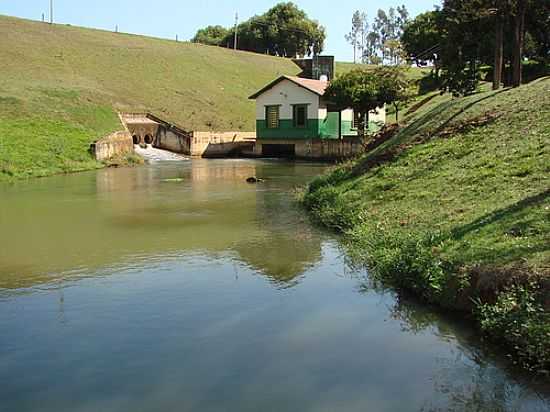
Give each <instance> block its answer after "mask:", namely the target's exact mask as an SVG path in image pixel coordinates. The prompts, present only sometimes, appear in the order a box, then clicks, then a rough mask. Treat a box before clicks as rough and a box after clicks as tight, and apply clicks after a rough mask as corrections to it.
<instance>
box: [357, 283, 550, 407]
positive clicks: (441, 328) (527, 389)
mask: <svg viewBox="0 0 550 412" xmlns="http://www.w3.org/2000/svg"><path fill="white" fill-rule="evenodd" d="M361 290H362V292H363V293H365V294H369V293H372V291H375V292H376V293H377V294H389V295H391V296H392V299H391V301H390V302H391V304H390V305H389V306H388V308H387V309H388V316H389V318H391V319H392V320H393V321H396V322H397V323H398V324H399V326H400V329H401V330H402V331H403V332H405V333H407V334H413V335H425V334H428V335H434V336H437V337H438V338H439V340H440V341H442V342H446V343H448V344H449V345H450V346H451V348H452V350H451V356H441V357H438V358H437V359H436V367H435V368H434V372H433V374H432V376H431V378H430V380H431V381H432V382H433V393H432V395H431V396H430V397H429V398H428V399H426V400H424V401H423V402H422V406H421V407H420V408H418V409H417V410H418V411H420V412H443V411H453V412H472V411H477V412H486V411H495V412H523V411H525V412H535V411H540V412H543V411H548V410H550V385H549V383H548V381H547V380H545V379H544V378H542V377H537V376H533V375H529V374H527V373H525V372H523V371H520V370H516V369H514V368H513V367H512V366H511V365H510V363H508V362H506V360H505V356H504V354H503V353H502V352H500V351H499V350H498V349H497V348H495V346H494V345H490V344H487V343H485V342H484V341H483V340H482V339H481V338H480V337H479V335H478V334H477V333H476V332H475V331H474V330H472V328H471V327H469V325H468V323H467V321H466V320H465V319H460V318H458V317H457V316H458V315H456V316H455V315H452V314H445V313H441V312H440V311H438V309H437V308H434V307H430V306H427V305H426V304H424V303H422V302H419V301H418V300H417V299H416V298H414V297H412V296H409V295H408V294H406V293H402V294H399V295H398V294H396V293H395V292H392V291H390V290H388V289H386V288H384V287H383V286H382V285H380V284H379V283H377V282H373V281H372V280H368V279H367V280H366V281H364V282H363V283H362V286H361ZM465 377H466V379H465Z"/></svg>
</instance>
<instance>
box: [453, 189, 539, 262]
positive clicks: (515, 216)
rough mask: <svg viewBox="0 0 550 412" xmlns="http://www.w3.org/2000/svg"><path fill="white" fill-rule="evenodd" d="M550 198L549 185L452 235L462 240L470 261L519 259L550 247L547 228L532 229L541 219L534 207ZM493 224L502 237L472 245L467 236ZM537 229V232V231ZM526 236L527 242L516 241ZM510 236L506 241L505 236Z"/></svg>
mask: <svg viewBox="0 0 550 412" xmlns="http://www.w3.org/2000/svg"><path fill="white" fill-rule="evenodd" d="M549 200H550V189H547V190H545V191H543V192H540V193H537V194H535V195H532V196H528V197H526V198H525V199H522V200H520V201H518V202H516V203H514V204H512V205H510V206H507V207H504V208H501V209H498V210H495V211H493V212H491V213H487V214H485V215H483V216H481V217H479V218H478V219H475V220H474V221H472V222H470V223H468V224H465V225H463V226H460V227H457V228H455V229H453V230H452V231H451V233H450V235H449V238H450V239H451V240H453V241H458V242H460V241H462V245H461V249H463V250H464V256H463V257H465V258H466V259H467V260H470V261H484V262H491V263H498V264H505V263H511V262H517V261H519V260H522V259H525V258H526V257H528V256H532V255H535V254H537V253H542V252H548V251H550V242H549V241H548V240H546V241H545V240H544V237H545V234H544V230H545V229H544V228H542V229H535V230H536V232H535V233H534V234H533V233H532V232H531V231H530V230H531V229H533V228H535V227H536V226H537V225H539V224H540V223H542V222H541V220H540V219H538V218H536V217H535V218H533V214H532V210H533V209H534V208H537V207H541V206H542V205H543V204H544V203H545V202H547V201H549ZM490 225H494V226H493V228H492V229H491V231H492V232H494V233H495V234H503V235H505V237H504V238H503V241H494V242H492V243H489V244H488V245H487V246H486V247H479V246H476V247H475V248H472V247H471V245H470V242H469V241H468V240H467V239H465V238H466V236H467V235H468V234H471V233H473V232H476V231H477V230H481V229H483V228H485V227H488V226H490ZM537 232H538V233H537ZM525 236H527V237H528V239H529V241H528V242H521V243H517V242H515V241H513V240H512V239H514V238H523V237H525ZM507 237H508V239H509V240H510V241H507V240H506V239H507Z"/></svg>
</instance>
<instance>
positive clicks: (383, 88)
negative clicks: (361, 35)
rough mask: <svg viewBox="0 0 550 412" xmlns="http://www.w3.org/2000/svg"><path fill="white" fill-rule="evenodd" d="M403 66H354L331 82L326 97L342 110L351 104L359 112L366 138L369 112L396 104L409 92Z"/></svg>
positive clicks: (358, 126) (358, 116)
mask: <svg viewBox="0 0 550 412" xmlns="http://www.w3.org/2000/svg"><path fill="white" fill-rule="evenodd" d="M400 70H401V69H399V68H398V67H377V68H375V69H364V68H360V69H354V70H351V71H349V72H347V73H345V74H343V75H341V76H339V77H337V78H336V79H335V80H333V81H332V82H331V83H330V85H329V86H328V87H327V89H326V91H325V97H326V98H327V99H328V100H329V102H330V103H331V104H333V105H334V106H336V108H337V109H338V110H345V109H348V108H351V109H353V111H354V112H355V113H357V119H358V125H357V130H358V135H359V137H360V138H361V139H363V138H364V135H365V126H366V125H368V121H369V112H371V111H373V110H376V109H377V108H379V107H382V106H384V105H385V104H393V103H394V102H396V101H399V99H401V98H403V96H405V94H406V93H405V91H404V89H402V86H403V84H402V83H401V80H402V79H403V78H404V77H403V76H404V74H402V72H401V71H400ZM396 80H398V82H399V84H398V85H396V83H395V81H396Z"/></svg>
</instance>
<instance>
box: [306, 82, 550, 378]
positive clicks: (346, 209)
mask: <svg viewBox="0 0 550 412" xmlns="http://www.w3.org/2000/svg"><path fill="white" fill-rule="evenodd" d="M549 94H550V80H549V79H545V80H540V81H537V82H533V83H531V84H528V85H525V86H522V87H521V88H519V89H512V90H504V91H499V92H484V93H478V94H476V95H473V96H469V97H466V98H461V99H452V98H450V97H447V96H435V97H434V98H433V99H432V100H430V101H429V102H427V103H426V104H425V105H423V106H422V107H421V108H420V109H419V110H418V111H416V112H414V113H412V114H410V115H409V116H408V118H407V122H406V125H405V127H403V128H402V129H401V130H400V131H399V132H398V133H397V134H396V135H395V136H394V137H393V138H392V139H390V140H389V141H387V142H386V143H385V144H383V145H381V146H379V147H378V148H376V149H374V150H373V151H371V152H369V153H367V154H365V155H364V156H363V157H362V158H361V159H359V160H357V161H355V162H351V163H348V164H346V165H343V166H342V167H339V168H337V169H336V170H334V171H333V172H332V173H331V174H329V175H326V176H322V177H320V178H318V179H317V180H315V181H314V182H312V184H311V185H310V187H309V190H308V192H307V193H306V194H305V198H304V202H305V204H306V206H307V207H309V208H310V209H311V211H312V212H313V213H314V215H315V216H316V217H317V218H318V219H319V220H320V221H321V222H323V223H324V224H325V225H327V226H330V227H332V228H335V229H337V230H340V231H343V232H345V233H346V234H347V239H348V240H349V245H350V251H351V252H352V254H353V255H354V256H355V257H356V258H357V259H358V261H360V262H363V263H366V264H368V265H369V266H370V267H371V270H372V272H373V273H374V274H375V276H378V277H379V278H381V279H384V280H387V281H389V282H390V283H392V284H394V285H396V286H398V287H403V288H407V289H410V290H413V291H414V292H416V293H417V294H419V295H421V296H422V297H424V298H425V299H427V300H429V301H431V302H434V303H437V304H441V305H444V306H448V307H455V308H457V307H460V308H462V309H467V310H470V311H472V313H473V314H474V315H475V316H476V319H477V320H478V322H479V325H480V326H481V327H483V328H484V329H485V330H486V332H488V333H489V334H493V335H494V336H495V337H497V338H498V339H501V340H504V341H506V342H508V344H509V346H510V347H511V348H512V351H514V352H515V353H516V355H519V356H518V358H519V359H520V360H521V361H524V362H525V363H528V364H531V365H532V364H535V365H536V366H537V367H540V368H543V367H547V366H548V365H549V364H550V347H548V345H547V343H548V341H549V339H550V318H549V316H550V315H549V313H548V312H545V311H544V309H543V306H544V305H546V307H547V309H548V307H550V296H549V295H548V291H549V290H550V288H549V287H548V282H549V281H550V276H549V272H550V269H549V267H550V236H549V234H550V190H549V189H550V99H548V95H549ZM533 274H538V275H539V276H540V277H537V279H538V280H537V281H536V282H534V283H531V282H529V281H527V279H528V278H530V276H532V275H533ZM518 279H519V280H518ZM512 280H514V282H512ZM516 281H518V282H519V283H518V282H516ZM545 282H546V289H545V290H546V292H545V293H546V295H544V291H543V290H541V287H542V286H543V285H544V284H545ZM511 284H515V285H516V286H510V285H511ZM471 299H474V300H478V303H477V304H476V305H472V300H471Z"/></svg>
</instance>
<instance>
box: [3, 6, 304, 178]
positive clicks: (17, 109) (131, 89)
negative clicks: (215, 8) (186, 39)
mask: <svg viewBox="0 0 550 412" xmlns="http://www.w3.org/2000/svg"><path fill="white" fill-rule="evenodd" d="M0 38H2V41H1V42H0V59H1V60H2V70H1V76H0V179H2V178H6V177H7V176H15V177H26V176H41V175H48V174H52V173H59V172H68V171H75V170H80V169H89V168H92V167H95V166H97V165H96V163H95V162H94V161H92V159H91V157H90V156H89V155H88V153H87V148H88V145H89V143H90V142H91V141H92V140H94V139H95V138H98V137H101V136H103V135H105V134H106V133H108V132H110V131H113V130H116V129H119V128H120V125H119V123H118V119H117V116H116V111H117V110H121V111H143V110H148V111H152V112H154V113H156V114H158V115H159V116H161V117H165V118H167V119H169V120H171V121H173V122H175V123H178V124H180V125H182V126H183V127H185V128H188V129H190V130H197V129H199V130H205V129H206V130H208V129H222V130H253V129H254V126H255V124H254V123H255V121H254V103H253V102H251V101H249V100H248V99H247V98H248V96H249V95H250V94H252V93H253V92H254V91H256V90H257V89H259V88H260V87H261V86H263V85H265V83H267V82H268V81H270V80H272V79H273V78H274V77H276V76H278V75H281V74H296V73H298V72H299V69H298V67H297V66H296V65H295V64H294V63H292V62H291V61H290V60H289V59H283V58H276V57H270V56H263V55H258V54H253V53H247V52H234V51H232V50H228V49H224V48H218V47H210V46H203V45H198V44H191V43H182V42H180V43H176V42H175V41H169V40H161V39H154V38H148V37H143V36H136V35H129V34H122V33H112V32H106V31H100V30H92V29H84V28H78V27H71V26H63V25H53V26H51V25H49V24H44V23H40V22H33V21H28V20H22V19H17V18H13V17H5V16H0Z"/></svg>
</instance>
